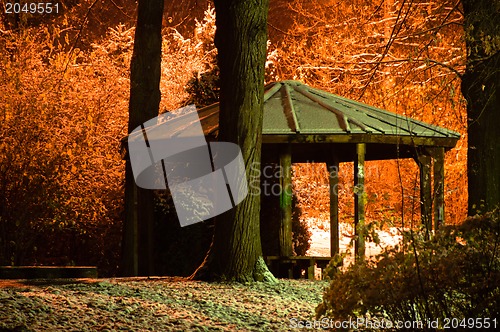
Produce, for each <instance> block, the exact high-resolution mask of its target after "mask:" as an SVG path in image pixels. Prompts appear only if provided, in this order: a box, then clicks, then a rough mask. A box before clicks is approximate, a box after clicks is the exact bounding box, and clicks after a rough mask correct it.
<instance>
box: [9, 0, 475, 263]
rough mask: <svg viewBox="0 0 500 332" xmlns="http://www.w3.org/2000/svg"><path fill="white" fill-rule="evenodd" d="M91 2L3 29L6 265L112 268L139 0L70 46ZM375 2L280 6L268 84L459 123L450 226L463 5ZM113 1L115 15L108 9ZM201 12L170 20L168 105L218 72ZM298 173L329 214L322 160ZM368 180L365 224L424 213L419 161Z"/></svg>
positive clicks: (461, 186)
mask: <svg viewBox="0 0 500 332" xmlns="http://www.w3.org/2000/svg"><path fill="white" fill-rule="evenodd" d="M65 3H66V2H65ZM68 3H70V2H68ZM118 3H121V1H118ZM89 4H90V3H89V2H87V1H84V2H82V3H81V4H78V5H71V6H70V5H68V7H67V10H66V7H65V10H66V14H65V15H62V16H60V17H55V18H54V17H51V18H47V19H45V18H41V19H39V20H36V21H30V20H29V19H28V20H24V21H23V22H24V23H23V22H21V24H28V25H27V26H26V27H25V28H24V29H20V30H17V31H14V30H7V27H2V29H0V30H1V31H0V48H1V49H2V50H5V51H2V52H1V53H0V69H1V71H0V86H1V89H0V117H1V124H0V192H1V193H2V195H1V197H0V203H1V207H0V241H1V242H0V264H11V263H14V264H33V263H47V262H48V261H50V260H52V261H54V262H57V263H58V264H68V263H75V264H98V265H99V266H104V267H105V268H106V269H108V271H114V270H113V269H114V268H116V262H117V261H118V259H117V258H118V255H119V240H120V228H121V221H122V219H121V212H122V209H123V201H122V198H123V187H122V184H123V178H124V176H123V172H124V163H123V161H122V160H121V157H120V140H121V139H122V138H123V137H124V136H125V135H126V128H127V126H126V124H127V109H128V89H129V79H128V74H129V68H128V67H129V62H130V57H131V49H132V45H133V33H134V29H133V28H131V27H132V26H133V24H134V22H133V20H134V18H133V15H132V14H133V10H134V9H133V8H130V5H129V6H128V7H127V8H125V7H124V9H123V10H122V11H120V10H118V9H117V8H115V7H114V6H113V5H112V4H110V3H107V2H105V3H103V4H99V6H103V7H102V8H101V7H99V8H101V9H103V10H96V11H93V12H91V15H90V16H89V17H90V19H91V21H92V23H93V24H94V25H91V24H89V25H87V28H84V29H83V31H84V32H83V34H82V36H81V39H80V44H77V45H74V44H73V42H74V41H75V40H76V36H77V34H78V29H79V28H80V25H79V23H80V22H82V20H81V18H82V17H84V15H85V13H86V10H87V8H88V6H89ZM379 4H380V1H371V0H360V1H349V2H344V1H340V0H339V1H337V0H328V1H320V2H318V1H306V0H294V1H291V2H288V1H284V0H279V1H274V2H271V9H270V20H271V21H270V29H269V39H270V43H269V58H268V62H267V64H266V66H267V76H266V77H267V80H282V79H300V80H302V81H303V82H304V83H306V84H309V85H312V86H314V87H317V88H321V89H324V90H327V91H330V92H333V93H337V94H339V95H343V96H345V97H349V98H353V99H359V100H361V101H363V102H366V103H368V104H372V105H375V106H378V107H381V108H385V109H387V110H389V111H393V112H396V113H399V114H405V115H408V116H411V117H413V118H416V119H419V120H423V121H426V122H429V123H432V124H436V125H440V126H444V127H447V128H449V129H453V130H456V131H458V132H460V133H461V134H462V139H461V140H460V141H459V142H458V144H457V147H456V148H454V149H452V150H451V151H449V152H448V153H447V155H446V165H445V170H446V185H445V199H446V218H447V221H448V222H452V223H455V222H457V221H459V220H462V219H463V217H464V216H465V213H466V206H467V204H466V202H467V194H466V186H467V180H466V150H467V146H466V120H465V118H466V116H465V103H464V100H463V97H462V96H461V94H460V93H459V90H460V89H459V83H460V80H459V79H458V76H457V73H461V72H463V64H464V53H465V51H464V43H463V38H462V35H463V31H462V30H461V27H460V23H461V22H462V17H461V14H460V12H459V11H457V10H456V8H455V7H454V5H455V3H454V2H452V1H448V0H445V1H439V2H437V1H434V2H432V1H431V2H429V1H413V2H412V5H411V7H409V5H408V4H407V3H405V4H404V5H403V6H404V7H403V8H400V6H401V3H400V2H395V1H392V2H391V1H385V2H384V4H385V5H384V6H382V7H378V6H379ZM104 7H105V8H104ZM113 8H114V9H113ZM104 9H105V10H104ZM113 11H114V12H116V13H118V14H117V15H115V16H114V17H115V18H116V20H111V19H110V20H108V21H106V20H105V19H104V17H107V16H103V15H104V14H103V15H100V14H99V12H102V13H110V12H113ZM184 14H186V15H187V12H186V13H184ZM109 17H111V16H109ZM180 17H183V15H180V14H179V15H177V16H175V21H176V22H177V21H179V22H180V21H182V20H181V19H180ZM198 19H199V20H198V21H197V23H195V25H196V27H195V33H193V34H192V35H190V36H189V37H188V36H187V35H181V34H180V33H179V32H178V31H177V30H175V29H173V28H167V27H166V28H165V29H164V44H163V63H162V82H161V91H162V101H161V112H163V111H165V110H168V109H175V108H178V107H180V106H183V104H184V103H185V102H186V100H187V99H188V97H189V95H188V94H187V93H186V90H185V89H186V85H187V83H188V81H189V80H190V79H191V78H192V77H200V75H202V74H203V73H206V72H209V71H211V70H212V69H213V66H214V57H215V55H216V50H215V47H214V45H213V39H212V38H213V34H214V24H215V16H214V12H213V10H209V11H208V12H207V13H206V14H205V18H204V19H202V18H201V17H199V18H198ZM44 20H45V21H44ZM118 20H120V21H121V22H122V23H120V24H118V22H117V21H118ZM100 21H103V22H104V23H106V22H108V23H110V22H111V23H110V24H112V25H111V26H112V28H111V29H110V28H109V26H106V24H100V25H99V24H98V22H100ZM26 22H27V23H26ZM30 22H31V23H30ZM44 22H45V23H44ZM123 22H125V23H123ZM166 22H170V21H169V20H168V19H166ZM195 22H196V21H195ZM176 24H177V23H176ZM166 25H170V23H169V24H166ZM94 26H96V27H94ZM103 28H106V29H103ZM181 28H182V26H179V31H183V30H182V29H181ZM4 30H6V31H4ZM103 31H107V33H106V34H104V32H103ZM90 32H94V33H93V34H92V33H90ZM103 36H104V37H103ZM387 45H390V47H387ZM74 46H78V47H74ZM352 173H353V171H352V164H341V168H340V182H341V183H340V186H341V187H340V212H341V217H342V219H343V220H347V221H349V220H351V219H352V215H353V199H352V183H353V180H352ZM294 183H295V192H296V193H297V196H298V201H299V203H300V204H301V207H302V210H303V213H304V214H305V215H306V216H309V217H318V218H321V219H323V220H327V219H328V209H329V199H328V179H327V173H326V167H325V166H324V165H304V164H298V165H295V166H294ZM366 185H367V217H368V219H369V220H378V221H389V222H392V223H399V222H400V221H401V212H402V211H403V212H404V219H405V223H406V225H409V224H408V223H409V222H410V221H413V222H414V223H416V222H418V206H419V204H418V203H419V197H418V195H419V190H418V185H419V184H418V175H417V167H416V165H415V163H414V162H413V161H411V160H398V161H383V162H369V163H367V179H366ZM68 250H69V251H68ZM40 253H43V254H42V255H40ZM41 256H45V257H47V258H46V261H44V259H42V258H40V257H41ZM89 257H90V258H89ZM72 260H73V262H71V261H72Z"/></svg>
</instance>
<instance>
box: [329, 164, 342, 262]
mask: <svg viewBox="0 0 500 332" xmlns="http://www.w3.org/2000/svg"><path fill="white" fill-rule="evenodd" d="M326 167H327V170H328V179H329V183H330V256H332V257H333V256H335V255H336V254H338V253H339V249H340V245H339V189H338V184H339V174H338V172H339V161H338V158H336V157H335V156H333V157H332V161H331V162H328V163H327V164H326Z"/></svg>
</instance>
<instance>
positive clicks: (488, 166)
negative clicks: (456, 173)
mask: <svg viewBox="0 0 500 332" xmlns="http://www.w3.org/2000/svg"><path fill="white" fill-rule="evenodd" d="M462 4H463V7H464V18H465V38H466V39H465V40H466V46H467V68H466V73H465V75H464V77H463V80H462V93H463V95H464V96H465V98H466V99H467V117H468V125H469V127H468V145H469V147H468V154H467V166H468V167H467V175H468V181H469V184H468V188H469V214H470V215H473V214H476V213H477V212H478V211H481V212H485V211H491V210H492V209H493V208H494V207H495V206H497V205H499V204H500V147H499V145H498V142H499V130H498V126H499V124H500V42H499V40H500V29H499V28H498V22H500V0H462Z"/></svg>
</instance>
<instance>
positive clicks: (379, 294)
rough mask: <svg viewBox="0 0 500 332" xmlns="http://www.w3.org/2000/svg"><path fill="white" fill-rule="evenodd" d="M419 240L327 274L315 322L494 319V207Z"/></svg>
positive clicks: (407, 238)
mask: <svg viewBox="0 0 500 332" xmlns="http://www.w3.org/2000/svg"><path fill="white" fill-rule="evenodd" d="M424 235H425V232H424V230H421V231H407V232H405V233H404V238H403V241H402V242H401V245H400V246H397V247H395V248H389V249H386V250H385V251H384V252H383V253H382V254H380V255H379V256H378V261H376V262H363V263H357V264H355V265H353V266H351V267H350V268H349V269H347V270H346V271H344V272H342V271H337V272H336V273H333V274H332V277H331V278H332V280H331V284H330V286H329V287H328V288H327V289H326V290H325V293H324V297H323V302H322V303H321V304H320V305H319V306H318V307H317V308H316V314H317V317H318V318H319V317H323V316H325V317H329V318H332V319H334V320H349V319H354V320H356V319H357V318H360V317H363V318H370V317H371V319H379V320H382V319H384V320H386V321H387V320H389V321H391V322H398V321H400V322H401V321H405V322H408V321H411V322H418V321H421V322H429V321H436V320H439V322H440V324H442V323H443V322H444V319H445V318H448V319H450V318H454V319H458V320H462V319H468V318H477V317H490V318H491V319H493V318H495V317H499V316H500V254H499V249H500V248H499V245H500V210H499V209H496V210H495V211H493V212H490V213H487V214H484V215H477V216H474V217H469V218H467V219H466V220H465V221H464V222H463V223H462V224H461V225H456V226H445V227H443V228H442V229H440V230H439V231H438V232H436V234H434V236H433V237H432V238H431V239H430V240H425V236H424ZM425 326H426V325H425V324H424V327H425ZM440 327H442V326H440Z"/></svg>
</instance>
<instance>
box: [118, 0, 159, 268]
mask: <svg viewBox="0 0 500 332" xmlns="http://www.w3.org/2000/svg"><path fill="white" fill-rule="evenodd" d="M162 13H163V0H139V5H138V11H137V26H136V30H135V39H134V51H133V55H132V60H131V64H130V103H129V123H128V132H129V133H130V132H131V131H133V130H134V129H135V128H136V127H137V126H140V125H141V124H142V123H143V122H145V121H147V120H149V119H151V118H154V117H155V116H157V115H158V110H159V107H160V75H161V41H162V38H161V27H162ZM125 179H126V180H125V223H124V225H123V242H122V274H123V275H125V276H136V275H151V274H153V273H154V271H153V225H154V214H153V212H154V205H153V204H154V197H153V191H152V190H147V189H142V188H138V187H137V186H136V184H135V181H134V178H133V175H132V168H131V166H130V158H127V167H126V174H125Z"/></svg>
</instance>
